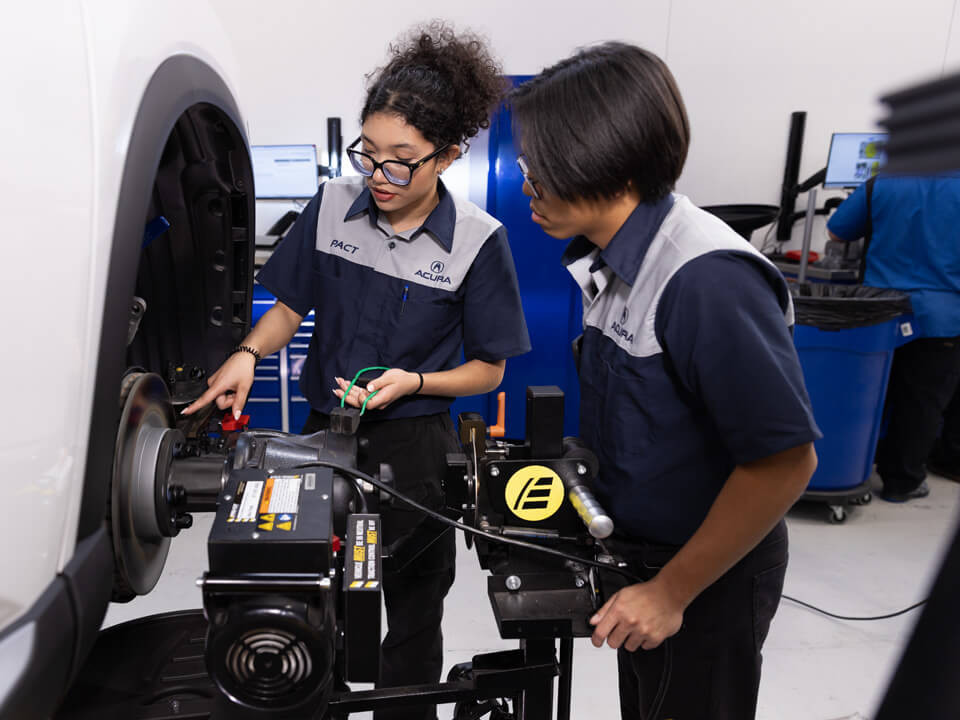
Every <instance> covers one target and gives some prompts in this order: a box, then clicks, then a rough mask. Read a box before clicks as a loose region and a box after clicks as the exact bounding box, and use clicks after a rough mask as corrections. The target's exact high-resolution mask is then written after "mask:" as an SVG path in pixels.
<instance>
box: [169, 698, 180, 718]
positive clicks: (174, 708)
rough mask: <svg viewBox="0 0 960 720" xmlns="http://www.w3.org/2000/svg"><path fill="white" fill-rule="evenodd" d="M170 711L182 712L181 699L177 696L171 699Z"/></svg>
mask: <svg viewBox="0 0 960 720" xmlns="http://www.w3.org/2000/svg"><path fill="white" fill-rule="evenodd" d="M170 712H174V713H177V714H178V715H179V714H180V701H179V700H177V699H176V698H171V699H170Z"/></svg>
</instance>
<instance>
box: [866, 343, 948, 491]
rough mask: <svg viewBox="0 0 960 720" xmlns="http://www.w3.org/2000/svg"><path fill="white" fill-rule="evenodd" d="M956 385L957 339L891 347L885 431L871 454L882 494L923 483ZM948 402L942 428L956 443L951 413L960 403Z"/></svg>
mask: <svg viewBox="0 0 960 720" xmlns="http://www.w3.org/2000/svg"><path fill="white" fill-rule="evenodd" d="M958 385H960V337H955V338H920V339H919V340H914V341H913V342H911V343H908V344H907V345H904V346H903V347H901V348H898V349H897V350H896V352H895V353H894V355H893V367H892V368H891V370H890V382H889V385H888V386H887V399H886V406H885V409H884V413H885V415H886V417H887V422H888V424H887V433H886V435H885V436H884V437H883V438H882V439H881V440H880V444H879V445H878V447H877V457H876V460H877V473H878V474H879V475H880V477H881V478H882V479H883V489H884V491H885V492H888V493H906V492H910V491H911V490H914V489H916V488H917V487H918V486H919V485H920V483H922V482H923V479H924V478H925V477H926V474H927V473H926V467H925V465H926V462H927V458H928V457H929V455H930V451H931V449H932V448H933V446H934V443H935V442H936V439H937V431H938V429H939V427H940V421H941V418H943V417H944V413H945V411H946V410H947V407H948V405H950V403H951V399H952V398H953V396H954V394H955V392H956V391H957V387H958ZM954 406H956V407H953V408H952V410H953V413H952V414H951V418H950V420H948V421H947V427H946V428H945V429H946V431H947V432H948V433H951V434H952V436H953V437H954V439H955V441H957V442H960V427H958V425H960V419H958V418H955V417H953V415H954V414H960V402H958V403H954ZM950 436H951V435H948V436H947V437H950Z"/></svg>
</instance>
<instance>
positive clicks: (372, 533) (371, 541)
mask: <svg viewBox="0 0 960 720" xmlns="http://www.w3.org/2000/svg"><path fill="white" fill-rule="evenodd" d="M376 544H377V531H376V530H367V545H376Z"/></svg>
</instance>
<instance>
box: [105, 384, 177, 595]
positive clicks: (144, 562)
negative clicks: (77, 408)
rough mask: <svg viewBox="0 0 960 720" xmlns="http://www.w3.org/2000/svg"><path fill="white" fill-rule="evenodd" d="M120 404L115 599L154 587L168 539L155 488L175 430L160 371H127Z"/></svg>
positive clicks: (113, 499)
mask: <svg viewBox="0 0 960 720" xmlns="http://www.w3.org/2000/svg"><path fill="white" fill-rule="evenodd" d="M120 403H121V407H122V414H121V417H120V426H119V428H118V429H117V444H116V450H115V453H114V459H113V477H112V484H111V492H110V511H109V512H110V517H109V526H110V531H111V536H112V540H113V553H114V558H115V561H116V563H115V565H116V571H115V573H114V589H113V595H114V596H113V599H114V600H118V601H127V600H131V599H133V597H134V596H136V595H144V594H146V593H148V592H150V591H151V590H152V589H153V588H154V586H155V585H156V584H157V581H158V580H159V579H160V574H161V573H162V572H163V566H164V563H165V562H166V559H167V553H168V552H169V550H170V538H169V537H165V536H164V534H163V533H162V532H161V529H160V523H159V521H158V517H157V493H156V487H157V478H158V476H161V475H162V474H163V473H165V472H166V471H167V470H168V469H169V465H170V461H171V458H170V457H167V456H168V455H170V450H169V447H170V442H169V438H168V437H167V436H168V435H169V434H170V433H177V430H175V429H174V425H175V421H174V415H173V408H172V406H171V404H170V396H169V394H168V393H167V386H166V385H165V384H164V382H163V380H162V379H161V378H160V376H159V375H155V374H153V373H130V374H129V375H127V376H126V377H125V378H124V379H123V384H122V386H121V392H120ZM165 438H166V439H167V441H166V442H165Z"/></svg>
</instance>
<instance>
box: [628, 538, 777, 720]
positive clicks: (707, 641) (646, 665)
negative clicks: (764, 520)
mask: <svg viewBox="0 0 960 720" xmlns="http://www.w3.org/2000/svg"><path fill="white" fill-rule="evenodd" d="M613 549H614V551H615V552H618V553H620V554H624V555H626V558H627V561H628V563H629V565H630V567H631V569H632V570H633V571H634V572H635V573H636V574H637V575H639V576H640V577H644V578H646V579H649V578H652V577H653V576H654V575H655V574H656V572H657V569H658V568H657V566H658V565H661V566H662V565H663V564H665V563H666V562H667V560H669V557H670V555H671V554H672V553H670V552H668V551H665V550H663V549H660V548H657V547H651V546H643V545H637V546H635V547H633V548H631V547H630V544H626V545H623V544H617V545H615V547H614V548H613ZM786 571H787V527H786V523H784V522H783V521H782V520H781V521H780V523H779V524H778V525H777V526H776V527H775V528H774V529H773V530H772V531H771V532H770V534H769V535H767V537H766V538H765V539H764V540H763V541H761V542H760V544H759V545H757V547H755V548H754V549H753V550H751V551H750V552H749V553H747V555H746V556H745V557H744V558H743V559H742V560H740V562H738V563H737V564H736V565H734V566H733V567H732V568H731V569H730V570H728V571H727V572H726V574H724V575H723V576H722V577H720V579H719V580H717V581H716V582H715V583H714V584H713V585H711V586H710V587H708V588H707V589H706V590H704V591H703V592H702V593H700V595H698V596H697V597H696V598H695V599H694V601H693V602H692V603H690V606H689V607H688V608H687V609H686V611H685V612H684V614H683V625H682V627H681V628H680V631H679V632H677V634H676V635H674V636H673V637H671V638H669V639H668V640H667V643H669V646H670V649H669V652H670V663H669V665H670V669H669V673H670V675H669V682H668V684H667V686H666V687H667V689H666V695H665V698H664V701H663V704H662V705H661V708H660V712H659V713H657V714H656V716H655V717H654V716H653V715H651V714H650V710H651V708H652V706H653V702H654V699H655V697H656V695H657V691H658V689H659V687H660V684H661V682H662V681H664V680H665V677H664V660H665V658H666V653H667V647H666V643H664V644H661V645H660V646H659V647H657V648H655V649H653V650H643V649H638V650H636V651H634V652H628V651H626V650H623V649H620V650H618V651H617V665H618V669H619V677H620V715H621V717H622V718H623V719H624V720H665V719H666V718H670V720H750V719H751V718H753V717H755V715H756V708H757V693H758V691H759V688H760V666H761V662H762V655H761V652H760V651H761V648H762V647H763V642H764V640H765V639H766V637H767V631H768V630H769V629H770V622H771V621H772V620H773V616H774V614H775V613H776V611H777V606H778V605H779V603H780V594H781V591H782V590H783V579H784V576H785V575H786Z"/></svg>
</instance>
